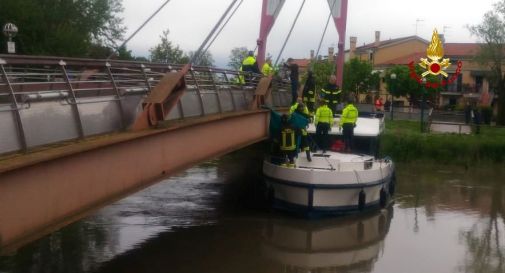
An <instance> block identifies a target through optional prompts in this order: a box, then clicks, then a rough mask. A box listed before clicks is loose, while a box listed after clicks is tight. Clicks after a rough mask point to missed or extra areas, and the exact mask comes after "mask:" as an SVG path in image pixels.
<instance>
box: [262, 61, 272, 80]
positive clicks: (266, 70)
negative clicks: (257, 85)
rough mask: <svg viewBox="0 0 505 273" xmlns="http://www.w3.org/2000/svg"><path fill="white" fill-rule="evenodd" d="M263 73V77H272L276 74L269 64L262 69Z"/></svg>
mask: <svg viewBox="0 0 505 273" xmlns="http://www.w3.org/2000/svg"><path fill="white" fill-rule="evenodd" d="M261 73H262V74H263V76H267V77H268V76H272V75H273V74H274V68H273V67H272V66H270V65H269V64H268V63H264V64H263V67H262V68H261Z"/></svg>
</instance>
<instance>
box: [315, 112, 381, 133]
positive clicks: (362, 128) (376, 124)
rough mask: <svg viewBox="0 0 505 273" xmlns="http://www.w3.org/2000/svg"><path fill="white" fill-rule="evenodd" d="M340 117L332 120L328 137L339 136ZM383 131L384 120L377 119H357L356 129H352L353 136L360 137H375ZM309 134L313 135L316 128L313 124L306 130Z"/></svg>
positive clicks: (340, 131)
mask: <svg viewBox="0 0 505 273" xmlns="http://www.w3.org/2000/svg"><path fill="white" fill-rule="evenodd" d="M339 122H340V116H338V117H336V118H335V119H334V120H333V126H332V130H331V131H330V132H328V133H329V134H330V135H341V134H342V130H339V129H338V123H339ZM383 131H384V118H383V117H382V118H379V117H358V120H357V121H356V127H355V128H354V136H361V137H377V136H379V135H380V134H381V133H382V132H383ZM307 132H309V133H315V132H316V127H315V125H314V124H313V123H311V124H309V128H308V129H307Z"/></svg>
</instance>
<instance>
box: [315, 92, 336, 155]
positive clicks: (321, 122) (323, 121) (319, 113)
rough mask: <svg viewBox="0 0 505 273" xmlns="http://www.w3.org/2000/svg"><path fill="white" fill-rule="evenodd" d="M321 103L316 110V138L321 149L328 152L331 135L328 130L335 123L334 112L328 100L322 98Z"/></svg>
mask: <svg viewBox="0 0 505 273" xmlns="http://www.w3.org/2000/svg"><path fill="white" fill-rule="evenodd" d="M319 104H320V105H321V106H319V108H317V110H316V118H315V121H314V123H315V125H316V139H317V143H318V146H319V148H320V149H322V150H323V153H326V150H328V146H329V136H328V132H329V131H330V130H331V126H332V125H333V112H332V111H331V109H330V108H329V107H328V102H326V100H324V99H322V100H321V101H320V102H319Z"/></svg>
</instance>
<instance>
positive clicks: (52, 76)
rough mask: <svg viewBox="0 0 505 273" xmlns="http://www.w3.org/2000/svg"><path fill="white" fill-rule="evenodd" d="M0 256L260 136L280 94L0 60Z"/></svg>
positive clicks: (205, 77) (91, 63) (160, 71)
mask: <svg viewBox="0 0 505 273" xmlns="http://www.w3.org/2000/svg"><path fill="white" fill-rule="evenodd" d="M0 69H1V70H0V74H1V75H0V79H1V80H0V124H1V130H0V140H1V141H0V219H1V221H0V252H5V251H8V250H10V249H15V248H17V247H19V246H21V245H23V244H24V243H26V242H29V241H31V240H34V239H36V238H39V237H40V236H43V235H45V234H47V233H49V232H51V231H54V230H55V229H57V228H59V227H61V226H63V225H66V224H68V223H70V222H72V221H75V220H77V219H79V218H81V217H83V216H85V215H86V214H87V213H90V212H92V211H94V210H95V209H97V208H100V207H102V206H103V205H105V204H108V203H110V202H113V201H115V200H117V199H119V198H122V197H124V196H126V195H128V194H130V193H133V192H135V191H137V190H139V189H141V188H143V187H146V186H148V185H150V184H152V183H155V182H157V181H159V180H160V179H162V178H163V177H166V176H169V175H171V174H173V173H175V172H177V171H180V170H183V169H185V168H188V167H190V166H192V165H194V164H197V163H199V162H202V161H205V160H208V159H210V158H212V157H215V156H219V155H222V154H226V153H228V152H231V151H234V150H237V149H241V148H243V147H245V146H248V145H250V144H253V143H255V142H258V141H261V140H264V139H266V138H267V137H268V121H269V111H268V110H264V109H261V107H260V106H261V105H263V104H266V105H269V106H272V107H285V106H288V105H289V103H290V101H291V97H290V91H289V86H288V85H287V84H286V83H284V82H282V81H280V80H272V79H271V78H267V77H261V76H260V75H251V77H252V82H251V84H250V85H249V86H244V85H239V84H237V83H236V80H235V79H236V78H237V72H236V71H230V70H223V69H215V68H208V67H192V68H190V66H180V65H179V66H178V65H174V66H171V65H166V64H154V63H145V64H142V63H137V62H125V61H105V60H89V59H61V58H55V57H28V56H10V55H9V56H8V55H0Z"/></svg>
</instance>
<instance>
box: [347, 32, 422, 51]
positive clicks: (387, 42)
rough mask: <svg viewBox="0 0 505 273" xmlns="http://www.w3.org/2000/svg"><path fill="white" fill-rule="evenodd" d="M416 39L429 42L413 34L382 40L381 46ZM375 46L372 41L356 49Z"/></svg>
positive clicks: (360, 49)
mask: <svg viewBox="0 0 505 273" xmlns="http://www.w3.org/2000/svg"><path fill="white" fill-rule="evenodd" d="M414 39H418V40H421V41H423V42H425V43H426V44H428V43H429V42H428V41H426V40H424V39H423V38H421V37H419V36H415V35H413V36H407V37H401V38H396V39H389V40H384V41H380V44H379V47H385V46H388V45H391V44H395V43H401V42H404V41H409V40H414ZM375 47H376V46H375V43H370V44H366V45H362V46H358V47H356V51H362V50H367V49H370V48H375Z"/></svg>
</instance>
